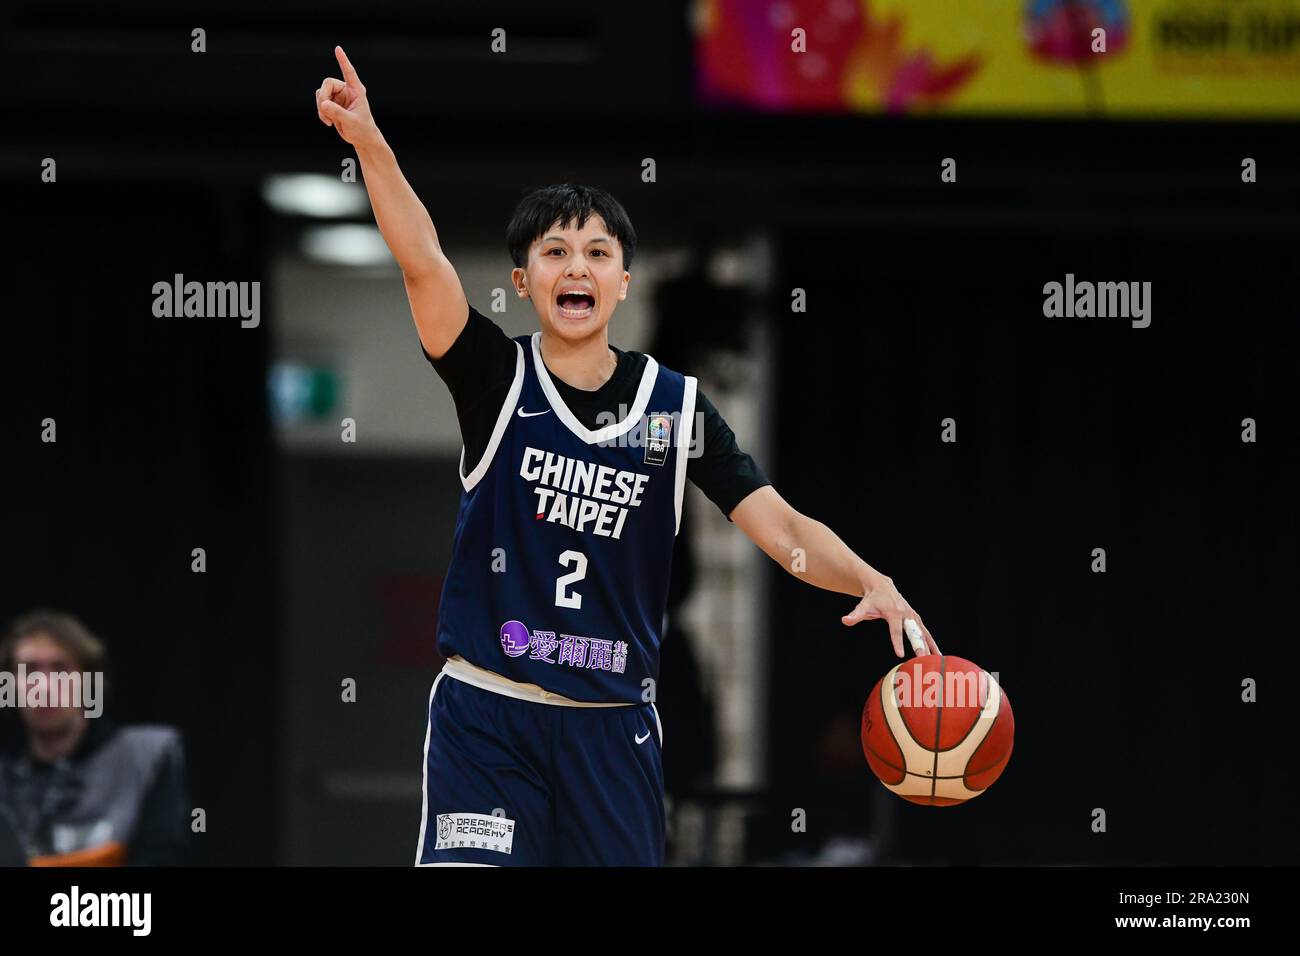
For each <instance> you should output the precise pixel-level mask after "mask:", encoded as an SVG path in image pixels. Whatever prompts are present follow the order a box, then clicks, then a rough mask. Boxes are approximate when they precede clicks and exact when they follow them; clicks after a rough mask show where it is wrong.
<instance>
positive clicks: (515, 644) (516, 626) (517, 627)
mask: <svg viewBox="0 0 1300 956" xmlns="http://www.w3.org/2000/svg"><path fill="white" fill-rule="evenodd" d="M530 646H532V636H531V635H530V634H529V633H528V628H526V627H524V625H523V622H522V621H506V622H505V623H504V624H502V625H501V649H502V650H503V651H505V652H506V656H507V657H523V656H524V655H525V654H527V653H528V648H529V647H530Z"/></svg>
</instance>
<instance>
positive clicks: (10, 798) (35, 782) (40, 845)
mask: <svg viewBox="0 0 1300 956" xmlns="http://www.w3.org/2000/svg"><path fill="white" fill-rule="evenodd" d="M106 659H107V658H106V653H105V648H104V644H103V643H102V642H101V641H100V640H99V639H98V638H97V637H95V635H93V634H92V633H91V632H90V631H89V630H88V629H87V628H86V626H85V625H84V624H82V623H81V621H79V620H78V619H77V618H76V617H74V616H72V615H71V614H66V613H61V612H57V611H34V612H31V613H28V614H25V615H23V616H22V617H20V618H18V619H17V620H16V621H14V623H13V624H12V625H11V626H10V628H9V629H8V632H7V633H6V634H5V636H4V638H3V640H0V671H3V672H5V673H6V674H7V675H12V676H11V677H10V679H11V680H17V679H18V678H19V676H20V675H25V678H24V679H23V680H22V684H21V685H20V686H19V687H18V692H19V693H20V694H21V693H26V691H27V688H29V687H32V686H34V683H35V682H37V681H39V680H40V679H41V678H40V677H39V676H38V675H44V676H45V680H46V681H47V683H48V682H49V681H50V678H51V677H52V675H60V674H82V675H89V674H94V675H95V677H94V680H95V681H96V682H97V684H98V689H99V691H100V692H101V693H102V689H103V673H104V669H105V663H106ZM84 679H85V678H83V680H84ZM30 699H31V697H30V695H29V696H28V700H30ZM96 709H99V708H96ZM17 710H18V714H19V718H20V721H21V734H20V735H19V736H20V738H21V741H20V743H19V744H18V746H17V747H12V748H8V749H5V750H3V751H0V821H3V822H0V827H5V828H7V829H8V830H9V831H10V832H11V834H12V835H13V836H14V837H16V840H17V843H18V846H19V847H20V848H21V850H22V851H23V853H25V855H26V857H27V858H28V861H29V862H30V864H31V865H33V866H123V865H126V866H160V865H163V866H166V865H171V866H175V865H180V864H183V863H186V862H188V857H189V849H190V830H189V826H188V823H189V817H190V802H189V797H188V794H187V792H186V786H185V774H184V755H183V749H182V746H181V739H180V735H179V733H178V732H177V731H176V730H174V729H173V728H170V727H162V726H140V727H122V726H119V725H117V724H115V723H114V722H113V721H112V720H111V719H110V718H108V717H105V716H94V714H95V709H92V710H89V711H88V709H87V708H86V707H85V706H84V701H71V702H69V701H67V700H58V701H55V700H47V701H44V702H42V703H40V704H38V705H37V706H31V705H30V704H27V705H24V706H21V707H19V708H17Z"/></svg>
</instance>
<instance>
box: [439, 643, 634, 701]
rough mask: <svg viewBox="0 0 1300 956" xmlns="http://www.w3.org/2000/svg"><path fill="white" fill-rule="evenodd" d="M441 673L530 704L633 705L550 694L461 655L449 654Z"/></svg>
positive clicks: (545, 690) (544, 689) (535, 685)
mask: <svg viewBox="0 0 1300 956" xmlns="http://www.w3.org/2000/svg"><path fill="white" fill-rule="evenodd" d="M442 673H443V674H446V675H447V676H448V677H454V678H455V679H456V680H458V681H462V682H464V683H466V684H470V685H472V686H474V687H477V688H479V689H480V690H487V691H491V692H492V693H494V694H500V695H501V696H503V697H513V698H515V700H526V701H529V702H531V703H534V704H551V705H552V706H555V707H634V706H636V705H635V704H628V703H622V702H618V703H609V704H605V703H598V702H595V701H587V700H571V699H569V698H568V697H565V696H564V695H563V694H556V693H552V692H551V691H549V690H547V689H546V688H544V687H540V686H538V685H537V684H522V683H520V682H519V681H513V680H511V679H510V678H508V677H503V676H501V675H500V674H498V673H497V672H496V671H490V670H488V669H487V668H485V667H479V666H478V665H476V664H471V663H470V662H469V661H467V660H465V658H463V657H460V656H458V655H457V656H453V657H449V658H447V660H446V661H445V662H444V663H443V665H442Z"/></svg>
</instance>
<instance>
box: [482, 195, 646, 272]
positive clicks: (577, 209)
mask: <svg viewBox="0 0 1300 956" xmlns="http://www.w3.org/2000/svg"><path fill="white" fill-rule="evenodd" d="M593 213H594V214H596V215H597V216H600V218H601V219H603V220H604V221H605V228H606V229H608V230H609V234H610V235H611V236H612V237H613V238H615V239H617V240H618V244H619V245H620V246H621V247H622V249H623V268H624V269H629V268H631V266H632V257H633V256H634V255H635V254H636V230H634V229H633V228H632V220H631V219H629V218H628V217H627V211H626V210H625V209H624V208H623V206H622V205H621V204H620V203H619V201H618V200H617V199H615V198H614V197H613V196H611V195H610V194H609V193H607V192H605V190H603V189H597V188H596V187H595V186H583V185H579V184H577V183H558V184H556V185H552V186H543V187H541V188H540V189H534V190H533V191H532V192H530V193H529V194H528V195H526V196H525V197H524V198H523V199H521V200H519V205H518V206H516V207H515V212H514V215H513V216H511V217H510V225H509V226H507V227H506V247H507V248H508V249H509V250H510V258H511V260H512V261H513V262H514V264H515V265H516V266H518V267H519V268H521V269H522V268H523V267H524V266H525V265H526V264H527V262H528V249H529V247H530V246H531V245H532V244H533V242H534V241H536V240H537V239H540V238H541V237H542V235H543V234H544V233H545V232H546V230H547V229H550V228H551V226H553V225H555V224H556V223H559V224H560V225H561V226H567V225H568V224H569V223H570V222H576V225H577V228H578V229H581V228H582V227H583V226H585V225H586V224H587V220H588V219H589V218H591V216H592V214H593Z"/></svg>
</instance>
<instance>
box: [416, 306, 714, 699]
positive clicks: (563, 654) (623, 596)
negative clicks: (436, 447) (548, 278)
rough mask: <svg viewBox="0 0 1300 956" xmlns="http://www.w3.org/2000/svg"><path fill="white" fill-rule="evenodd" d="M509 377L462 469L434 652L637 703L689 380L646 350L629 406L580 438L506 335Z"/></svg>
mask: <svg viewBox="0 0 1300 956" xmlns="http://www.w3.org/2000/svg"><path fill="white" fill-rule="evenodd" d="M514 342H515V347H516V349H517V356H516V364H515V377H514V381H513V383H512V384H511V387H510V393H509V394H508V395H507V397H506V401H505V404H504V405H503V406H502V408H501V411H500V414H499V415H498V416H497V421H496V427H495V428H494V429H493V431H492V437H491V440H490V441H489V442H488V446H487V450H486V451H485V452H484V455H483V460H482V461H480V462H478V464H477V465H476V466H475V467H474V470H473V471H470V472H468V473H467V472H466V471H465V452H464V449H463V448H462V449H461V456H460V476H461V484H462V485H463V486H464V492H463V494H462V495H461V500H460V512H459V515H458V517H457V520H456V533H455V538H454V541H453V545H452V558H451V565H450V567H449V569H448V571H447V577H446V580H445V581H444V582H443V588H442V599H441V605H440V607H439V612H438V650H439V651H440V652H441V653H442V655H443V656H444V657H450V656H452V655H454V654H459V655H460V656H461V657H463V658H465V659H466V660H467V661H469V662H470V663H471V664H477V665H478V666H479V667H484V668H487V669H488V670H491V671H495V672H496V673H498V674H500V675H502V676H503V677H507V678H509V679H510V680H513V681H519V682H522V683H528V684H537V685H539V686H541V687H543V688H545V689H546V690H548V691H550V692H552V693H555V694H562V695H563V696H565V697H568V698H571V699H573V700H579V701H590V702H598V703H640V702H641V701H642V692H643V690H644V688H645V685H644V683H643V682H644V681H645V680H646V678H652V679H657V678H658V673H659V643H660V639H661V636H662V628H663V622H664V611H665V605H666V603H667V599H668V575H669V571H670V569H671V566H672V555H673V542H674V540H675V538H676V536H677V531H678V528H679V527H680V525H681V510H682V495H683V494H684V492H685V488H686V462H687V459H688V457H689V449H690V445H691V441H692V431H693V428H692V426H693V424H694V419H695V395H696V381H695V379H694V378H693V377H691V376H686V375H681V374H679V373H677V372H674V371H671V370H670V369H666V368H663V367H662V366H660V365H659V364H658V363H657V362H656V361H655V360H654V359H653V358H650V357H649V356H647V359H648V360H647V362H646V366H645V371H644V374H643V375H642V378H641V383H640V387H639V388H638V390H637V393H636V399H635V402H634V403H633V406H632V407H631V408H630V409H620V410H619V414H620V415H621V416H622V417H621V418H620V420H618V421H612V422H610V423H609V424H605V423H603V422H600V423H598V424H599V425H600V426H601V427H599V428H597V429H596V430H594V431H593V430H590V429H588V428H586V427H585V426H584V425H583V424H582V423H581V422H579V421H578V419H577V418H576V417H575V416H574V415H573V413H572V412H570V411H569V409H568V407H567V406H565V404H564V400H563V399H562V398H561V397H560V394H559V392H558V391H557V390H556V388H555V385H554V383H553V382H552V381H551V377H550V375H549V373H548V372H547V370H546V366H545V364H544V363H543V362H542V356H541V333H540V332H534V333H532V335H521V336H518V337H516V338H515V339H514Z"/></svg>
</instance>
